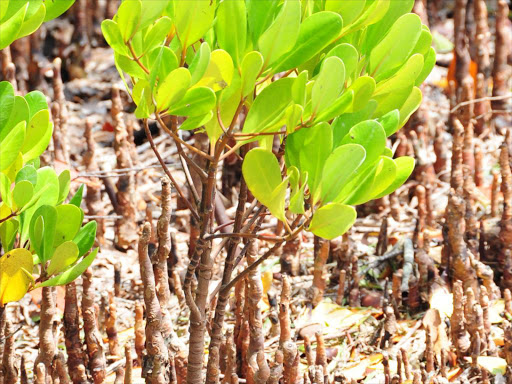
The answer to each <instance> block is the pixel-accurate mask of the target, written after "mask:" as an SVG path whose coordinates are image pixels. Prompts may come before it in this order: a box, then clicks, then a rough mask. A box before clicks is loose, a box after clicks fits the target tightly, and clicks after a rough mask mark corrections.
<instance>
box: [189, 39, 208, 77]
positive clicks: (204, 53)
mask: <svg viewBox="0 0 512 384" xmlns="http://www.w3.org/2000/svg"><path fill="white" fill-rule="evenodd" d="M210 56H211V50H210V46H209V45H208V43H206V42H205V43H202V44H201V46H200V47H199V50H198V52H197V53H196V55H195V56H194V59H193V60H192V63H191V64H190V67H189V70H190V73H191V74H192V78H191V80H190V84H191V85H194V84H196V83H197V82H198V81H199V80H201V78H202V77H203V76H204V74H205V72H206V69H207V68H208V64H209V63H210Z"/></svg>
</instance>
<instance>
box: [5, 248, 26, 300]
mask: <svg viewBox="0 0 512 384" xmlns="http://www.w3.org/2000/svg"><path fill="white" fill-rule="evenodd" d="M33 267H34V264H33V261H32V254H31V253H30V252H29V251H28V250H26V249H25V248H18V249H13V250H12V251H9V252H7V253H6V254H4V255H3V256H2V257H0V306H2V307H3V306H4V305H5V304H6V303H10V302H12V301H18V300H20V299H21V298H23V296H25V293H27V291H28V287H29V285H30V282H31V279H30V278H29V277H28V276H27V275H26V274H25V272H23V269H25V270H26V271H32V268H33Z"/></svg>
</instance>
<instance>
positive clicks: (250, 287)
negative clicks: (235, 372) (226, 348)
mask: <svg viewBox="0 0 512 384" xmlns="http://www.w3.org/2000/svg"><path fill="white" fill-rule="evenodd" d="M246 257H247V263H248V264H249V265H250V264H252V263H254V262H255V261H256V259H257V258H258V247H257V245H256V242H253V243H252V244H251V245H250V246H249V249H248V251H247V254H246ZM262 296H263V283H262V281H261V274H260V272H259V270H258V268H255V269H253V270H252V271H251V272H250V273H249V275H248V284H247V304H248V312H249V331H250V342H249V351H248V356H247V357H248V365H249V367H250V370H251V371H252V375H253V376H252V382H253V383H254V384H265V383H266V382H267V379H268V378H269V375H270V369H269V367H268V364H267V360H266V358H265V336H264V334H263V323H262V319H261V310H260V308H259V302H260V301H261V299H262ZM248 379H249V378H248Z"/></svg>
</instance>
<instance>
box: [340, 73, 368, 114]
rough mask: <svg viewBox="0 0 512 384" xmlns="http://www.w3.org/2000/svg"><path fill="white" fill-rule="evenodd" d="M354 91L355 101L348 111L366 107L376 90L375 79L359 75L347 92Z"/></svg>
mask: <svg viewBox="0 0 512 384" xmlns="http://www.w3.org/2000/svg"><path fill="white" fill-rule="evenodd" d="M350 91H354V101H353V103H352V106H351V108H349V110H348V112H357V111H359V110H361V109H363V108H365V107H366V106H367V104H368V101H370V98H371V97H372V95H373V94H374V91H375V80H374V79H373V78H371V77H369V76H361V77H358V78H357V79H356V80H355V81H354V82H353V83H352V85H351V86H350V87H349V88H348V89H347V92H350Z"/></svg>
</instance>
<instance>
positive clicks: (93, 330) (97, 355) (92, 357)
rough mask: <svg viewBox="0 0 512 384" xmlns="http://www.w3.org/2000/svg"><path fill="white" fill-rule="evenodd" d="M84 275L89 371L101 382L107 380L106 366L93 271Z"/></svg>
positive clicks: (84, 310)
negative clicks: (99, 329) (95, 302)
mask: <svg viewBox="0 0 512 384" xmlns="http://www.w3.org/2000/svg"><path fill="white" fill-rule="evenodd" d="M82 277H83V293H82V316H83V319H84V333H85V343H86V345H87V354H88V356H89V371H90V373H91V376H92V378H93V380H94V384H101V383H103V381H104V380H105V376H106V372H105V369H106V366H105V353H104V349H103V342H102V338H101V335H100V333H99V331H98V326H97V321H96V314H95V310H94V301H95V300H94V290H93V287H92V271H91V269H87V270H86V271H85V272H84V274H83V275H82Z"/></svg>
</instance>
